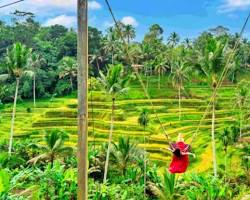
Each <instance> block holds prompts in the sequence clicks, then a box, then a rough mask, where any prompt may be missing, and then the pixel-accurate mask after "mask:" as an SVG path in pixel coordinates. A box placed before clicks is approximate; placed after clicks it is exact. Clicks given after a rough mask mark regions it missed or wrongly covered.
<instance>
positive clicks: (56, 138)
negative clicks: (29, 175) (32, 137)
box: [28, 130, 73, 166]
mask: <svg viewBox="0 0 250 200" xmlns="http://www.w3.org/2000/svg"><path fill="white" fill-rule="evenodd" d="M68 138H69V136H68V135H67V134H66V133H65V132H63V131H58V130H53V131H51V132H47V133H46V135H45V137H44V142H45V144H39V143H34V144H31V145H30V146H31V147H33V148H36V149H38V150H40V151H42V152H43V153H42V154H40V155H38V156H36V157H34V158H32V159H31V160H29V161H28V163H33V164H36V163H37V162H38V161H40V160H41V161H49V162H50V163H51V165H52V166H53V164H54V161H55V159H56V158H58V157H60V156H65V155H70V154H72V153H73V149H72V148H71V147H65V146H64V142H65V141H66V140H67V139H68Z"/></svg>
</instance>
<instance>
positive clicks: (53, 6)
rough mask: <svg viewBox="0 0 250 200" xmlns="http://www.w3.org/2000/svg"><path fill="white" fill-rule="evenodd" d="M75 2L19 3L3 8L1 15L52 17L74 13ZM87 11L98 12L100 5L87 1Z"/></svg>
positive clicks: (38, 0)
mask: <svg viewBox="0 0 250 200" xmlns="http://www.w3.org/2000/svg"><path fill="white" fill-rule="evenodd" d="M76 7H77V0H27V1H24V2H20V3H18V4H16V5H13V6H9V7H6V8H3V9H2V10H1V13H0V16H1V15H6V14H9V13H10V12H13V11H14V10H21V11H25V10H28V11H30V12H33V13H35V14H36V15H39V16H43V17H46V16H47V15H50V16H52V15H53V14H54V15H55V14H58V13H60V14H63V13H69V12H71V13H76ZM88 7H89V10H100V9H101V8H102V5H101V4H100V3H99V2H98V1H96V0H91V1H89V5H88Z"/></svg>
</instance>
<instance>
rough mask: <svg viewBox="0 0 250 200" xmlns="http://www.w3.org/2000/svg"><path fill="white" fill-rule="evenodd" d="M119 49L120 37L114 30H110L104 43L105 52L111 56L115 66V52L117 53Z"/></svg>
mask: <svg viewBox="0 0 250 200" xmlns="http://www.w3.org/2000/svg"><path fill="white" fill-rule="evenodd" d="M118 47H119V41H118V36H117V33H116V31H115V30H114V28H112V27H111V28H109V29H108V34H107V36H106V38H105V39H104V41H103V50H104V52H105V53H106V54H108V55H110V54H111V63H112V64H114V57H115V52H117V50H118Z"/></svg>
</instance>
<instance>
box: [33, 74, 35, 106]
mask: <svg viewBox="0 0 250 200" xmlns="http://www.w3.org/2000/svg"><path fill="white" fill-rule="evenodd" d="M33 101H34V102H33V107H34V108H35V107H36V74H35V73H34V77H33Z"/></svg>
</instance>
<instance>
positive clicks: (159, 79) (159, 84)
mask: <svg viewBox="0 0 250 200" xmlns="http://www.w3.org/2000/svg"><path fill="white" fill-rule="evenodd" d="M158 89H161V74H160V73H159V74H158Z"/></svg>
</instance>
